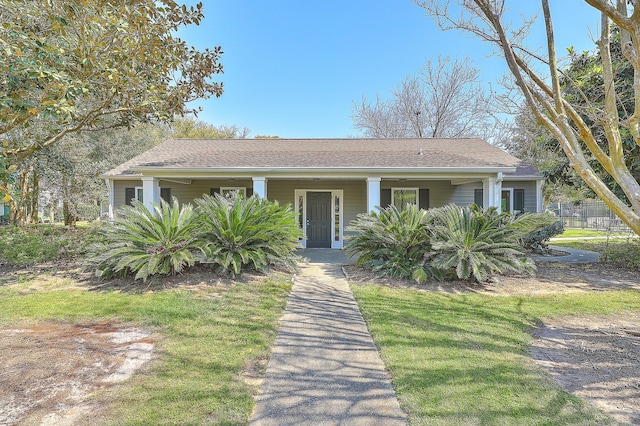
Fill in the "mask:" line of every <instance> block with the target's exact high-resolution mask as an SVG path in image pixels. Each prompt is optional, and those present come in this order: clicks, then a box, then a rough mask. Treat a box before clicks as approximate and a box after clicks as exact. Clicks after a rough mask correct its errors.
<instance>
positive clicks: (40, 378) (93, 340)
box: [0, 322, 154, 426]
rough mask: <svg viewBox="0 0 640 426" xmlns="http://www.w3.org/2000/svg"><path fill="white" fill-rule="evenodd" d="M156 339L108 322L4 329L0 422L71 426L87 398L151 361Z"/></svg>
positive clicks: (86, 408) (86, 407)
mask: <svg viewBox="0 0 640 426" xmlns="http://www.w3.org/2000/svg"><path fill="white" fill-rule="evenodd" d="M153 346H154V340H153V339H152V338H151V336H150V333H149V332H147V331H144V330H141V329H139V328H135V327H127V326H124V325H118V324H114V323H110V322H103V323H92V324H50V323H45V324H37V325H31V326H25V327H20V326H13V327H3V328H0V347H1V348H2V350H1V351H0V365H2V370H1V371H0V401H1V404H0V424H3V425H5V424H6V425H12V424H41V425H56V426H58V425H70V424H74V423H75V421H76V420H77V419H78V418H80V417H81V416H83V415H86V414H87V413H88V412H90V411H91V410H93V409H94V408H96V407H95V405H94V404H95V403H93V402H92V401H91V400H89V399H88V396H89V395H90V394H91V393H92V392H94V391H96V390H98V389H101V388H104V387H107V386H110V385H113V384H114V383H117V382H120V381H122V380H125V379H127V378H128V377H130V376H131V375H132V374H133V373H134V372H135V371H136V370H138V369H139V368H140V367H142V365H143V364H145V363H146V362H148V361H149V360H150V359H151V357H152V353H153Z"/></svg>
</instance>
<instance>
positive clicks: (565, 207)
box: [548, 201, 631, 232]
mask: <svg viewBox="0 0 640 426" xmlns="http://www.w3.org/2000/svg"><path fill="white" fill-rule="evenodd" d="M548 211H551V212H553V213H554V214H555V215H556V216H558V217H560V218H562V223H563V224H564V227H565V228H581V229H597V230H601V231H607V230H609V231H623V232H631V229H629V227H628V226H627V225H626V224H625V223H624V222H623V221H622V220H620V218H618V216H616V215H615V213H613V212H612V211H611V209H610V208H609V207H608V206H607V205H606V204H605V203H604V202H602V201H581V202H578V203H573V202H569V203H553V204H551V205H550V206H549V208H548Z"/></svg>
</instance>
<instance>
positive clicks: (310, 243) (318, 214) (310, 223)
mask: <svg viewBox="0 0 640 426" xmlns="http://www.w3.org/2000/svg"><path fill="white" fill-rule="evenodd" d="M307 248H331V193H330V192H307Z"/></svg>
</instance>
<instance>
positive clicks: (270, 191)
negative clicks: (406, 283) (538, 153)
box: [103, 139, 543, 249]
mask: <svg viewBox="0 0 640 426" xmlns="http://www.w3.org/2000/svg"><path fill="white" fill-rule="evenodd" d="M103 177H104V178H105V180H106V183H107V186H108V187H109V193H110V200H109V206H110V208H109V211H110V216H111V217H113V215H114V212H116V211H117V209H118V208H119V207H121V206H123V205H125V204H128V203H130V200H132V199H138V200H141V201H142V202H143V203H144V204H145V205H147V206H148V207H151V203H154V202H155V203H157V202H159V200H160V199H161V198H162V199H165V200H171V198H172V197H175V198H176V199H177V200H178V201H179V202H180V203H181V204H182V203H189V202H192V201H193V200H194V199H196V198H199V197H201V196H202V195H203V194H214V193H221V194H227V193H230V192H240V193H242V194H244V195H247V196H250V195H254V194H255V195H257V196H260V197H264V198H267V199H270V200H277V201H278V202H280V204H290V205H291V206H292V208H293V209H294V210H295V211H296V212H297V213H298V220H299V224H300V227H301V228H302V230H303V233H304V235H305V236H306V238H305V239H303V240H302V241H301V242H300V244H301V246H302V247H307V248H338V249H339V248H342V247H343V246H344V245H345V236H347V235H348V231H346V227H347V226H348V225H349V223H350V222H351V221H352V220H354V219H355V218H356V216H357V215H358V214H360V213H366V212H370V211H375V210H376V209H377V208H378V207H379V206H387V205H389V204H394V205H396V206H398V207H399V208H402V207H403V206H404V205H406V204H407V203H415V204H417V205H419V206H420V207H421V208H429V207H439V206H443V205H446V204H450V203H455V204H457V205H469V204H472V203H474V202H475V203H477V204H480V205H482V206H485V207H488V206H495V207H497V208H499V209H501V210H507V211H515V210H518V211H527V212H535V211H541V210H542V182H543V181H542V177H541V176H540V175H539V174H538V173H537V172H535V170H532V169H531V168H529V167H525V166H523V165H522V164H521V162H520V161H519V160H518V159H517V158H515V157H513V156H511V155H509V154H507V153H505V152H503V151H501V150H500V149H498V148H496V147H493V146H492V145H489V144H488V143H486V142H484V141H481V140H479V139H247V140H239V139H215V140H179V139H174V140H169V141H166V142H164V143H162V144H160V145H159V146H157V147H156V148H153V149H151V150H149V151H147V152H146V153H144V154H142V155H140V156H138V157H136V158H134V159H132V160H130V161H128V162H126V163H124V164H122V165H121V166H119V167H117V168H116V169H113V170H111V171H109V172H107V173H106V174H105V175H104V176H103Z"/></svg>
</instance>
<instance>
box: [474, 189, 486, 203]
mask: <svg viewBox="0 0 640 426" xmlns="http://www.w3.org/2000/svg"><path fill="white" fill-rule="evenodd" d="M473 202H474V204H475V205H476V206H478V207H480V208H482V207H484V191H483V190H482V189H476V190H474V191H473Z"/></svg>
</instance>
